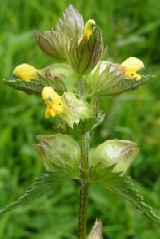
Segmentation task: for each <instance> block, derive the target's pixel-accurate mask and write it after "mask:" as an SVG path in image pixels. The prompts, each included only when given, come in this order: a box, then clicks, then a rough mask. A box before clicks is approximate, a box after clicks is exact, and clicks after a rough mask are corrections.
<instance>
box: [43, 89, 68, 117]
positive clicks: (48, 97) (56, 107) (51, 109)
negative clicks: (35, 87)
mask: <svg viewBox="0 0 160 239" xmlns="http://www.w3.org/2000/svg"><path fill="white" fill-rule="evenodd" d="M42 99H43V100H44V103H45V104H46V105H47V109H46V112H45V118H49V117H50V116H52V117H55V116H56V115H57V114H61V113H63V112H64V110H65V106H64V103H63V100H62V97H61V96H59V95H58V94H57V93H56V92H55V91H54V89H53V88H52V87H49V86H47V87H44V88H43V90H42Z"/></svg>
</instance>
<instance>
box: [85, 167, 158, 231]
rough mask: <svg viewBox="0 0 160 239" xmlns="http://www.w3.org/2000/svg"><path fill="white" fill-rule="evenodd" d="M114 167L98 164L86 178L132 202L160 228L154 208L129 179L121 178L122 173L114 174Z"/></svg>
mask: <svg viewBox="0 0 160 239" xmlns="http://www.w3.org/2000/svg"><path fill="white" fill-rule="evenodd" d="M114 167H115V165H112V166H110V167H107V168H105V167H103V166H102V164H98V165H97V166H96V167H92V168H91V169H90V171H89V173H88V175H86V178H87V180H88V181H90V182H96V183H98V184H100V185H101V186H103V187H104V188H106V189H107V190H109V191H111V192H114V193H115V194H117V195H119V196H121V197H123V198H124V199H126V200H128V201H130V202H131V203H132V204H133V205H135V206H136V207H137V208H138V209H139V210H140V211H142V213H143V214H144V215H145V216H146V217H148V218H149V219H150V220H152V221H153V222H154V223H156V224H157V225H158V226H160V217H158V216H157V215H156V214H155V213H154V212H153V211H152V208H151V207H150V206H149V205H147V204H145V202H144V200H143V197H142V196H140V195H139V193H138V191H137V190H136V189H135V188H134V185H133V183H131V182H130V179H129V178H128V177H126V176H121V174H120V173H113V172H112V170H113V168H114Z"/></svg>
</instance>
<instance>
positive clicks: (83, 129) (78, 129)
mask: <svg viewBox="0 0 160 239" xmlns="http://www.w3.org/2000/svg"><path fill="white" fill-rule="evenodd" d="M96 123H97V119H96V118H88V119H80V121H79V123H78V124H76V123H74V124H73V128H71V127H69V126H68V125H67V124H64V123H60V124H59V126H58V127H53V128H54V129H56V130H58V131H59V132H61V133H62V134H71V135H82V134H84V133H87V132H89V131H90V130H91V129H92V128H93V126H94V125H95V124H96Z"/></svg>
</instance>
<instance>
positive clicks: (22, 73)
mask: <svg viewBox="0 0 160 239" xmlns="http://www.w3.org/2000/svg"><path fill="white" fill-rule="evenodd" d="M36 71H37V69H36V68H35V67H33V66H31V65H28V64H26V63H23V64H21V65H19V66H17V67H16V68H15V69H14V71H13V77H15V78H18V79H22V80H25V81H30V80H37V78H38V77H37V74H36Z"/></svg>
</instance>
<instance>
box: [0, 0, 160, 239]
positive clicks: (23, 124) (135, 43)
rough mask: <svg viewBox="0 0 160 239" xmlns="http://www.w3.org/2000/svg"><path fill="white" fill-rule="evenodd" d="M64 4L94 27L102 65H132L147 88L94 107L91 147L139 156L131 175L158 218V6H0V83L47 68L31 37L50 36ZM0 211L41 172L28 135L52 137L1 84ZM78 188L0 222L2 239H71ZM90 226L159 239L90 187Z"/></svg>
mask: <svg viewBox="0 0 160 239" xmlns="http://www.w3.org/2000/svg"><path fill="white" fill-rule="evenodd" d="M69 3H72V4H73V5H74V7H76V8H77V9H78V10H79V11H80V12H81V13H82V15H83V18H84V21H87V20H88V19H89V18H93V19H95V21H96V22H97V24H99V25H100V27H101V28H102V32H103V36H104V42H105V43H106V44H107V45H108V46H109V48H108V53H107V55H106V57H105V59H107V60H112V61H114V62H118V63H120V62H122V61H123V60H125V59H126V58H127V57H129V56H136V57H139V58H140V59H141V60H142V61H143V62H144V64H145V66H146V68H147V70H146V73H147V74H154V75H155V76H156V78H155V80H152V81H151V82H150V83H148V84H147V85H145V86H143V87H140V88H139V89H138V90H136V91H134V92H128V93H125V94H123V95H121V96H119V97H117V98H115V99H114V100H112V101H106V100H102V101H101V106H102V108H103V110H104V111H105V112H106V119H105V121H104V123H103V124H102V125H101V126H100V128H99V129H98V130H97V132H96V134H95V136H94V138H93V141H92V147H95V146H96V145H97V144H98V143H102V142H103V141H104V140H107V139H129V140H132V141H134V142H136V143H137V144H138V146H139V148H140V153H139V155H138V156H137V157H136V160H135V161H134V162H133V164H132V166H131V168H130V170H129V172H128V175H131V177H132V178H133V182H134V184H135V185H136V187H137V189H138V190H139V191H140V192H141V194H142V195H143V196H144V198H145V201H146V203H148V204H150V205H152V208H153V210H154V212H156V213H157V214H158V215H159V216H160V176H159V175H160V167H159V165H160V147H159V142H160V131H159V129H160V98H159V89H160V80H159V78H160V66H159V62H160V60H159V59H160V44H159V38H160V18H159V14H160V1H159V0H146V1H143V0H142V1H138V0H130V1H127V0H122V1H109V0H106V1H96V0H88V1H83V0H81V1H68V0H63V1H53V0H46V1H43V0H32V1H20V0H15V1H10V0H5V1H3V4H1V14H0V29H1V34H0V62H1V67H0V79H3V78H6V79H7V78H8V79H9V78H10V77H11V75H12V71H13V69H14V68H15V66H17V65H19V64H21V63H24V62H27V63H29V64H31V65H34V66H35V67H36V68H37V69H41V68H43V67H45V66H47V65H50V64H52V62H51V61H50V60H49V59H47V58H46V57H45V56H44V55H43V54H42V52H41V51H40V49H39V47H38V45H37V44H36V41H35V38H34V32H33V30H34V29H35V30H39V31H41V32H43V31H45V30H50V29H51V27H52V26H53V27H54V26H55V24H56V21H57V20H58V18H59V17H62V14H63V12H64V10H65V8H66V7H67V6H68V4H69ZM0 104H1V111H0V112H1V113H0V208H3V207H4V206H5V205H6V204H9V203H11V202H13V201H14V200H16V199H17V198H18V197H19V196H21V195H23V194H24V192H25V190H26V188H27V186H29V185H30V184H31V183H32V182H33V181H34V178H35V177H38V176H39V175H40V174H41V172H42V170H43V166H42V163H41V159H40V158H39V157H38V156H37V154H36V153H35V152H34V150H33V148H32V144H34V143H36V140H35V135H39V134H48V133H49V134H53V131H52V128H51V126H52V124H53V122H54V120H53V119H44V110H45V106H44V105H43V104H42V100H41V99H38V98H36V97H34V96H28V95H26V94H20V93H18V92H17V91H15V90H13V89H12V88H9V87H8V86H6V85H5V84H4V83H3V82H2V81H1V87H0ZM78 186H79V185H78V184H77V183H76V182H74V181H73V182H72V181H71V182H70V181H69V182H67V183H64V184H63V185H61V186H59V187H58V188H55V189H53V191H52V192H48V193H46V194H45V195H43V196H41V197H39V198H38V199H35V200H34V201H32V203H29V204H27V205H25V206H24V207H20V208H19V209H17V210H14V211H12V212H10V213H6V214H4V215H1V216H0V238H1V239H3V238H5V239H30V238H31V239H32V238H34V239H42V238H43V239H51V238H54V239H61V238H63V239H67V238H70V239H75V238H77V236H76V235H77V224H78V219H77V216H78V196H79V187H78ZM95 218H98V219H101V220H102V222H103V234H104V238H106V239H146V238H147V239H148V238H154V239H159V238H160V229H159V228H158V227H157V226H155V225H154V224H153V223H152V222H151V221H149V219H147V218H145V217H144V216H143V214H142V213H141V212H139V211H138V210H137V209H136V208H135V207H134V206H132V205H131V204H130V203H129V202H127V201H124V200H123V199H122V198H120V197H118V196H116V195H114V194H112V193H110V192H107V191H105V190H104V189H102V188H100V187H99V186H97V185H93V186H92V187H91V188H90V191H89V210H88V231H89V230H90V229H91V226H92V225H93V223H94V221H95Z"/></svg>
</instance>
